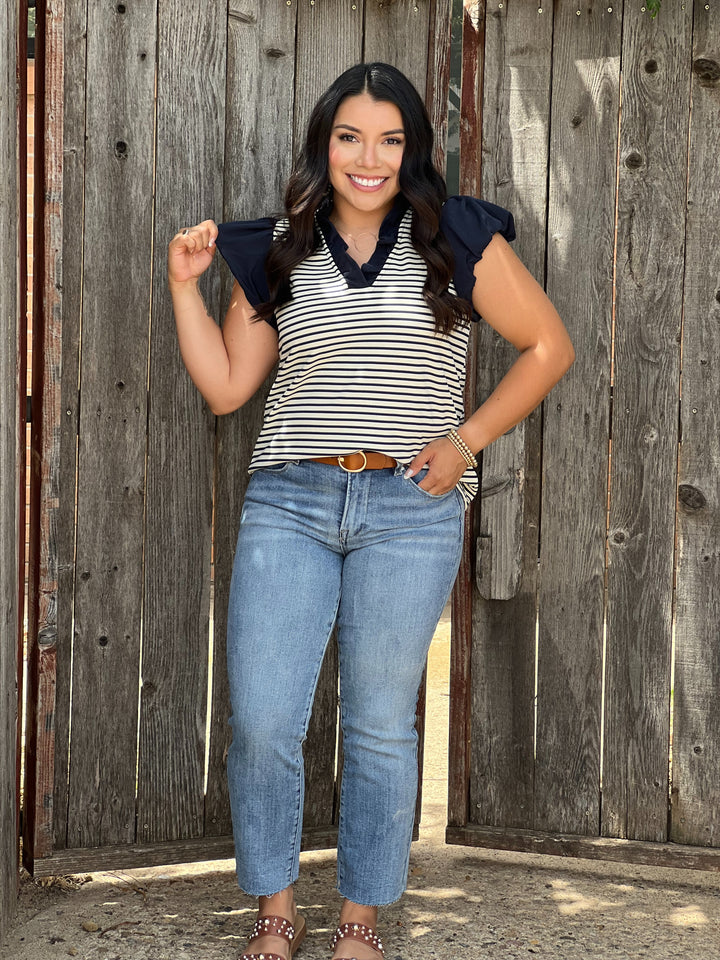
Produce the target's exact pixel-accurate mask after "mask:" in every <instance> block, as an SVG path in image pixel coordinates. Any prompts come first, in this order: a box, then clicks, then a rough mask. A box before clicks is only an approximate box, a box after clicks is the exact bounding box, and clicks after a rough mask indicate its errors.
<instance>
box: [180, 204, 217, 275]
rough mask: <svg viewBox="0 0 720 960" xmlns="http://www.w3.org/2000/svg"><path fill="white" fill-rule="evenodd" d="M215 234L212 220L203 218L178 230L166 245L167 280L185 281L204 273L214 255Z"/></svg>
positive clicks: (215, 227)
mask: <svg viewBox="0 0 720 960" xmlns="http://www.w3.org/2000/svg"><path fill="white" fill-rule="evenodd" d="M217 235H218V228H217V224H216V223H215V221H214V220H203V221H202V223H198V224H196V225H195V226H194V227H187V228H186V229H185V230H180V231H178V233H176V234H175V236H174V237H173V238H172V240H171V241H170V245H169V247H168V281H169V282H170V283H186V282H187V281H188V280H197V278H198V277H199V276H201V275H202V274H203V273H205V271H206V270H207V268H208V267H209V266H210V264H211V263H212V259H213V257H214V256H215V249H216V247H215V238H216V237H217Z"/></svg>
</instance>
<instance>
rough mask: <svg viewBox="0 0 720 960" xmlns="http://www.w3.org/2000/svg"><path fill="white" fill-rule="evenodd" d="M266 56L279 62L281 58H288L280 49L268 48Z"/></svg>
mask: <svg viewBox="0 0 720 960" xmlns="http://www.w3.org/2000/svg"><path fill="white" fill-rule="evenodd" d="M265 54H266V56H268V57H272V59H273V60H279V59H280V58H281V57H285V56H287V54H286V53H285V51H284V50H281V49H280V48H279V47H268V48H267V50H266V51H265Z"/></svg>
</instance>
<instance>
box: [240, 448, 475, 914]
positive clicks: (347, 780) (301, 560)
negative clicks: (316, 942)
mask: <svg viewBox="0 0 720 960" xmlns="http://www.w3.org/2000/svg"><path fill="white" fill-rule="evenodd" d="M403 472H404V467H402V466H398V467H396V468H394V469H385V470H367V471H364V472H362V473H355V474H350V473H345V472H344V471H343V470H341V469H340V468H338V467H334V466H330V465H327V464H320V463H315V462H313V461H310V460H303V461H300V462H297V461H291V462H289V463H286V464H283V465H280V466H278V467H269V468H263V469H260V470H257V471H256V472H255V473H254V474H253V475H252V477H251V479H250V484H249V487H248V491H247V495H246V498H245V503H244V506H243V512H242V521H241V527H240V535H239V537H238V545H237V552H236V555H235V563H234V566H233V575H232V583H231V588H230V605H229V612H228V644H227V655H228V675H229V683H230V696H231V709H232V717H231V720H230V724H231V726H232V732H233V740H232V745H231V747H230V751H229V754H228V784H229V789H230V801H231V807H232V816H233V831H234V836H235V851H236V865H237V876H238V882H239V885H240V887H241V888H242V889H243V890H245V891H246V893H248V894H251V895H252V896H262V895H270V894H273V893H276V892H277V891H279V890H282V889H284V888H285V887H287V886H289V885H290V884H291V883H293V882H294V881H295V880H296V879H297V875H298V867H299V858H300V836H301V830H302V814H303V796H304V773H303V758H302V744H303V741H304V739H305V736H306V732H307V727H308V721H309V718H310V711H311V708H312V701H313V696H314V693H315V687H316V684H317V680H318V675H319V672H320V666H321V664H322V659H323V654H324V652H325V648H326V646H327V643H328V640H329V638H330V635H331V632H332V629H333V625H335V624H336V623H337V636H338V646H339V659H340V719H341V724H342V734H343V751H344V764H343V771H342V788H341V796H340V816H339V829H338V890H339V891H340V893H341V895H342V896H343V897H347V898H348V899H350V900H353V901H355V902H356V903H361V904H367V905H382V904H387V903H392V902H393V901H395V900H397V899H398V898H399V897H400V896H401V894H402V892H403V890H404V889H405V885H406V882H407V872H408V863H409V858H410V842H411V837H412V829H413V821H414V814H415V802H416V796H417V735H416V731H415V708H416V702H417V695H418V688H419V685H420V680H421V678H422V673H423V668H424V665H425V659H426V656H427V652H428V647H429V645H430V641H431V639H432V636H433V633H434V631H435V627H436V626H437V623H438V620H439V618H440V615H441V613H442V610H443V607H444V605H445V603H446V601H447V598H448V596H449V594H450V590H451V588H452V585H453V582H454V580H455V576H456V573H457V569H458V565H459V562H460V553H461V549H462V535H463V515H464V509H465V508H464V503H463V499H462V496H461V495H460V493H459V491H458V490H457V489H455V490H451V491H450V492H449V493H446V494H444V495H442V496H432V495H431V494H429V493H426V492H425V491H424V490H422V489H421V488H420V487H419V486H418V483H419V481H420V480H421V479H422V478H423V476H424V471H423V472H421V473H420V474H418V475H417V476H416V477H413V478H410V479H407V480H406V479H404V477H403Z"/></svg>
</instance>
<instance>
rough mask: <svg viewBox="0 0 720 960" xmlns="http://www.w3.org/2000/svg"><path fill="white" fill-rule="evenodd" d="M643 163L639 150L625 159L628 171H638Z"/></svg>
mask: <svg viewBox="0 0 720 960" xmlns="http://www.w3.org/2000/svg"><path fill="white" fill-rule="evenodd" d="M643 162H644V161H643V158H642V155H641V154H639V153H638V152H637V150H633V151H632V152H631V153H629V154H628V155H627V156H626V157H625V166H626V167H627V168H628V170H637V169H638V168H639V167H641V166H642V165H643Z"/></svg>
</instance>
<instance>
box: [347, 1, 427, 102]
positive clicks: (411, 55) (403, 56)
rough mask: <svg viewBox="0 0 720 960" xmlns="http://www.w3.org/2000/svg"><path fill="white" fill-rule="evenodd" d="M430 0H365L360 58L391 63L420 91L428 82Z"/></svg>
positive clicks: (422, 90)
mask: <svg viewBox="0 0 720 960" xmlns="http://www.w3.org/2000/svg"><path fill="white" fill-rule="evenodd" d="M429 27H430V0H413V2H402V3H383V2H382V0H367V2H366V5H365V33H364V36H363V53H362V59H363V60H364V61H365V62H366V63H369V62H370V61H372V60H380V61H382V62H383V63H390V64H392V65H393V66H394V67H397V68H398V70H402V72H403V73H404V74H405V76H406V77H407V78H408V79H409V80H410V81H412V83H414V84H415V86H416V87H417V89H418V90H419V91H420V93H421V94H422V93H423V92H424V90H425V84H426V82H427V64H428V31H429Z"/></svg>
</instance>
